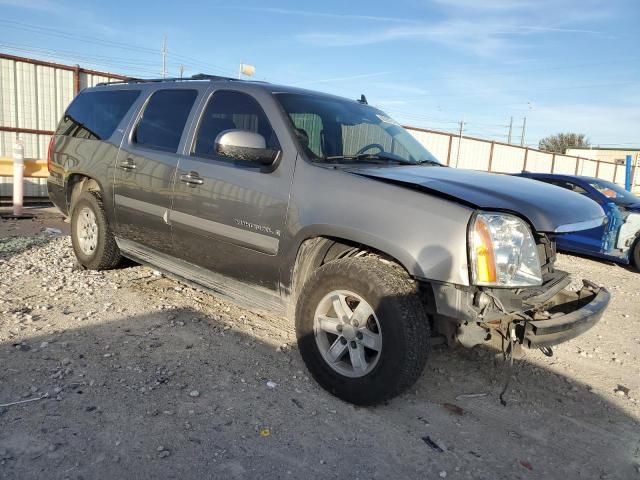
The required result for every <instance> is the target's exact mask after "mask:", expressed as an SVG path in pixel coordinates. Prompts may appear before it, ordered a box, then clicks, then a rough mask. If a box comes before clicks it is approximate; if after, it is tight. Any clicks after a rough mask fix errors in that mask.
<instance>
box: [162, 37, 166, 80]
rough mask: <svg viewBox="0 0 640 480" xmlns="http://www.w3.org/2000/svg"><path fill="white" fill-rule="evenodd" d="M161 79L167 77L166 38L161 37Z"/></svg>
mask: <svg viewBox="0 0 640 480" xmlns="http://www.w3.org/2000/svg"><path fill="white" fill-rule="evenodd" d="M161 53H162V73H161V75H162V78H165V77H166V76H167V36H166V35H163V36H162V50H161Z"/></svg>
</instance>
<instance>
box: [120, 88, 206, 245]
mask: <svg viewBox="0 0 640 480" xmlns="http://www.w3.org/2000/svg"><path fill="white" fill-rule="evenodd" d="M200 90H201V89H199V88H198V86H197V85H196V86H194V85H176V86H173V87H171V88H167V89H160V90H155V91H154V92H152V93H151V95H150V96H149V97H148V98H147V101H146V102H145V104H144V106H143V108H142V110H141V112H140V113H139V115H138V118H137V119H136V121H135V122H133V124H132V125H131V126H130V130H129V132H128V135H127V136H126V137H125V140H124V141H123V142H122V147H121V149H120V152H119V154H118V161H117V165H116V173H115V182H114V201H115V215H116V225H117V230H116V235H117V236H118V237H120V238H122V239H125V240H129V241H133V242H136V243H139V244H142V245H144V246H147V247H151V248H153V249H155V250H158V251H161V252H165V253H170V252H171V250H172V243H171V228H170V225H169V218H168V215H169V209H170V208H171V200H172V189H173V181H174V177H175V175H176V169H177V166H178V160H179V157H178V155H177V152H178V149H179V148H180V146H181V143H182V137H183V133H184V130H185V126H186V125H187V120H188V119H189V116H190V114H191V112H192V110H194V106H195V105H196V101H197V98H198V95H199V93H200Z"/></svg>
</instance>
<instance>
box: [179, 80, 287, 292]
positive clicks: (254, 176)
mask: <svg viewBox="0 0 640 480" xmlns="http://www.w3.org/2000/svg"><path fill="white" fill-rule="evenodd" d="M212 90H214V91H212V92H211V95H210V97H209V98H208V100H207V102H206V104H205V106H204V110H203V114H202V116H201V118H200V119H199V121H198V122H195V123H194V125H193V127H192V130H193V135H192V136H193V140H192V143H191V145H190V146H189V148H186V149H185V155H183V156H182V158H181V160H180V163H179V168H178V172H177V175H176V183H175V191H174V201H173V208H172V211H171V224H172V228H173V242H174V245H175V251H176V255H179V256H180V257H181V258H182V259H184V260H186V261H188V262H191V263H194V264H197V265H199V266H201V267H204V268H207V269H209V270H212V271H215V272H218V273H221V274H223V275H226V276H229V277H234V278H236V279H239V280H242V281H244V282H249V283H251V284H254V285H258V286H261V287H265V288H268V289H270V290H277V289H278V280H279V278H278V277H279V276H278V272H279V260H278V258H277V253H278V251H279V247H280V242H281V240H282V237H283V235H284V225H285V219H286V214H287V206H288V200H289V191H290V187H291V181H292V176H293V165H294V162H295V159H296V151H295V150H294V149H292V148H291V146H290V144H289V147H288V148H282V147H281V144H280V142H279V140H278V137H277V135H276V133H275V131H274V127H273V125H272V123H271V122H272V121H271V119H270V118H268V117H267V115H266V114H265V108H271V109H272V110H274V111H275V110H276V108H275V102H274V101H273V99H272V98H271V97H268V96H267V95H266V93H264V92H260V93H263V95H264V96H267V97H268V98H266V99H264V102H266V103H267V104H268V105H265V103H259V102H258V100H257V99H256V97H254V96H253V95H252V94H250V93H245V92H242V91H237V90H230V89H217V90H216V89H215V87H213V88H212ZM269 100H270V101H271V104H270V103H269ZM263 106H264V107H265V108H263ZM272 117H273V115H272ZM275 120H277V121H279V122H281V121H282V120H281V119H280V118H277V119H275ZM280 128H282V127H280ZM231 129H241V130H248V131H251V132H254V133H259V134H261V135H262V136H263V137H264V138H265V140H266V144H267V147H268V148H274V149H280V150H281V154H280V159H279V163H278V164H277V165H275V166H274V167H272V168H268V169H264V168H261V167H258V166H256V165H255V164H247V163H246V162H245V163H243V162H238V161H234V160H231V159H229V158H225V157H222V156H219V155H217V154H216V153H215V151H214V143H215V139H216V137H217V136H218V134H220V133H221V132H223V131H225V130H231ZM194 179H197V181H195V182H194Z"/></svg>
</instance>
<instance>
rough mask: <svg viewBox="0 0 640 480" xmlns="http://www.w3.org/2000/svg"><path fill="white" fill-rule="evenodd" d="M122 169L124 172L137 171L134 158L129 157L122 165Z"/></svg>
mask: <svg viewBox="0 0 640 480" xmlns="http://www.w3.org/2000/svg"><path fill="white" fill-rule="evenodd" d="M120 168H122V169H123V170H135V169H136V164H135V163H134V162H133V158H131V157H127V159H126V160H125V161H124V162H122V163H121V164H120Z"/></svg>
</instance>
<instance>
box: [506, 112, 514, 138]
mask: <svg viewBox="0 0 640 480" xmlns="http://www.w3.org/2000/svg"><path fill="white" fill-rule="evenodd" d="M512 132H513V117H511V120H509V138H508V139H507V143H508V144H509V145H511V133H512Z"/></svg>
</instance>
